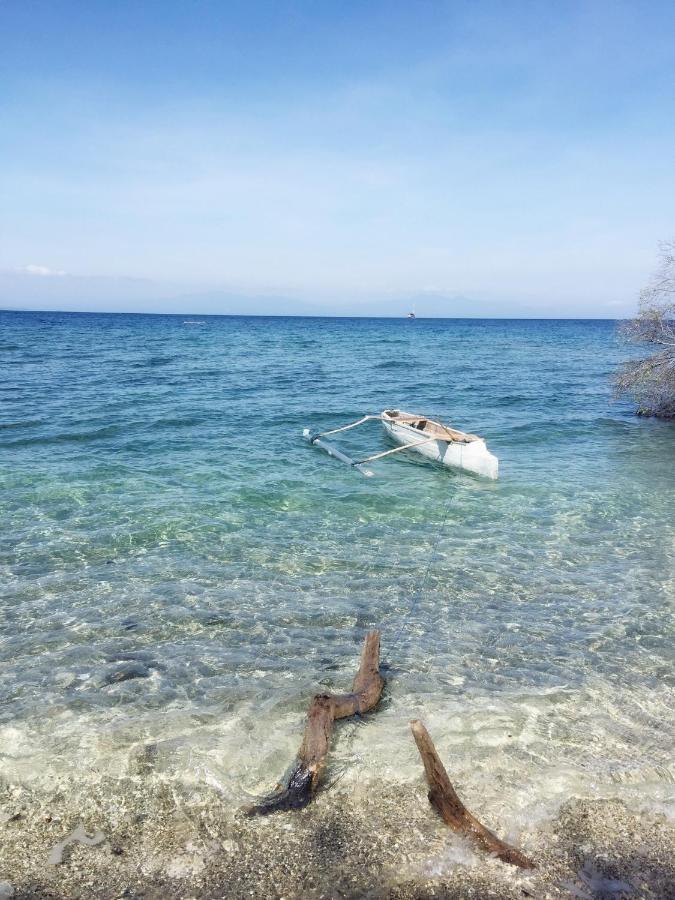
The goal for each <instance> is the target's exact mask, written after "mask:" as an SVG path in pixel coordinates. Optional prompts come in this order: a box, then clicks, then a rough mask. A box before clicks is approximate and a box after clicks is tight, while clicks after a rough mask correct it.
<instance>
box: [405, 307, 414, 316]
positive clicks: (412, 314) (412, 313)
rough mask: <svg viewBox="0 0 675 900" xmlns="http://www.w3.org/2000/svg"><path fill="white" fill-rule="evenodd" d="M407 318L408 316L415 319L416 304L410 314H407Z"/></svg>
mask: <svg viewBox="0 0 675 900" xmlns="http://www.w3.org/2000/svg"><path fill="white" fill-rule="evenodd" d="M406 318H408V319H414V318H415V307H414V306H413V308H412V312H409V313H408V315H407V316H406Z"/></svg>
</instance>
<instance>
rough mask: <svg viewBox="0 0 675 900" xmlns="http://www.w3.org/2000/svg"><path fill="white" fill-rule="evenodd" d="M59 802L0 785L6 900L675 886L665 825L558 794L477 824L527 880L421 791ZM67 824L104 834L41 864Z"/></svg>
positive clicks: (194, 791)
mask: <svg viewBox="0 0 675 900" xmlns="http://www.w3.org/2000/svg"><path fill="white" fill-rule="evenodd" d="M68 796H69V795H68V792H67V785H66V784H62V785H61V786H60V789H59V790H57V791H55V792H54V793H53V794H51V795H49V794H45V793H38V792H35V791H32V790H30V789H29V788H26V787H21V786H9V785H7V786H4V787H3V788H2V791H1V793H0V823H1V824H0V828H1V829H2V847H1V848H0V898H3V900H5V898H9V897H14V898H17V900H19V898H22V900H38V898H40V900H41V898H47V897H49V898H54V900H71V898H76V897H87V898H92V900H112V898H116V897H120V898H122V897H125V898H137V900H140V898H143V900H160V898H167V900H170V898H176V900H177V898H207V897H208V898H221V897H222V898H225V897H227V898H244V897H246V898H251V897H253V898H263V897H264V898H272V897H275V898H279V900H281V898H286V900H291V898H299V897H303V898H304V897H306V898H312V900H319V898H332V897H341V898H356V897H363V896H368V897H372V898H392V900H394V898H396V900H412V898H427V897H428V898H431V897H446V898H453V897H457V898H459V897H462V898H465V897H466V898H470V897H476V898H478V897H481V898H482V897H497V898H523V897H528V896H529V897H537V898H546V897H550V898H557V897H588V898H591V897H624V896H625V897H628V896H639V897H655V898H656V897H667V896H673V894H672V893H670V894H669V891H672V889H673V888H672V886H673V885H674V884H675V822H673V821H672V820H670V819H667V818H666V817H665V816H664V815H661V814H652V813H641V812H638V811H636V810H631V809H629V808H628V807H627V806H626V805H625V804H624V802H622V801H620V800H589V799H578V798H573V799H570V800H568V801H566V802H565V803H564V804H563V805H562V807H561V808H560V810H559V812H558V814H557V815H556V816H555V817H554V818H552V819H548V820H545V821H542V822H539V823H537V824H536V825H535V826H533V827H532V828H531V829H525V830H523V831H521V832H520V833H519V834H517V835H514V834H513V833H509V832H508V828H509V823H508V822H497V821H486V823H485V824H486V825H488V827H491V828H494V830H495V831H496V832H497V833H498V834H499V835H500V836H502V837H505V838H508V839H509V840H511V841H513V842H514V843H516V844H517V846H519V847H520V848H521V849H522V850H523V851H524V852H526V853H527V854H528V855H530V856H531V857H532V858H533V860H534V861H535V862H536V863H537V869H536V870H534V871H533V872H531V873H527V872H523V871H521V870H518V869H514V868H513V867H511V866H508V865H505V864H504V863H501V862H499V861H498V860H496V859H494V858H491V857H489V856H487V855H486V854H485V853H482V852H480V851H476V852H474V851H473V849H472V848H471V846H470V845H469V844H468V843H467V841H466V840H464V839H460V838H458V837H456V836H455V835H453V833H452V832H451V831H450V830H449V829H448V828H447V826H445V825H444V824H443V823H442V821H441V820H440V818H439V817H438V816H437V815H436V814H435V812H434V811H433V810H432V808H431V807H430V805H429V803H428V801H427V798H426V792H425V790H424V787H423V786H422V784H419V785H415V786H413V785H410V784H403V785H400V786H398V785H394V784H391V783H388V782H375V781H373V782H369V783H368V785H367V787H366V786H365V785H364V784H358V783H356V784H355V785H354V784H352V785H351V786H350V788H349V790H345V789H340V788H339V787H338V788H328V789H325V790H323V791H321V792H320V793H319V795H318V797H317V799H316V801H315V802H314V803H312V804H310V806H309V807H307V808H306V809H304V810H302V811H299V812H292V813H285V814H275V815H271V816H268V817H264V818H253V819H250V818H246V817H244V816H243V815H242V814H241V812H237V813H234V814H233V811H232V808H231V806H229V805H228V804H226V803H225V802H224V801H223V799H222V798H221V797H220V796H219V795H218V793H217V792H215V791H214V790H213V789H211V788H209V787H208V786H206V785H199V786H198V787H196V788H195V787H192V788H188V787H186V786H182V785H180V784H177V783H175V782H170V781H159V782H155V783H153V784H152V785H150V784H148V783H147V782H144V781H143V780H142V779H139V778H131V777H128V778H121V779H106V780H103V781H101V782H100V783H99V785H97V786H96V787H95V788H93V789H92V791H91V792H90V793H89V794H88V796H87V797H86V799H85V801H84V804H83V806H82V807H81V808H79V809H74V808H71V807H69V806H68ZM473 805H474V806H475V807H476V809H475V812H476V814H477V815H479V816H480V815H481V813H482V811H481V809H480V804H479V803H476V802H474V804H473ZM78 826H84V828H85V830H86V832H87V834H88V835H90V836H93V835H94V834H95V832H97V831H99V830H100V831H101V832H102V833H103V836H104V839H103V840H101V842H100V843H99V844H98V845H96V846H88V845H85V844H81V843H72V844H70V845H69V846H67V847H66V848H65V850H64V853H63V862H62V863H61V864H57V865H54V864H51V863H50V862H49V856H50V853H51V852H52V850H53V849H54V847H55V846H56V845H57V844H59V843H60V842H61V841H63V840H64V838H66V837H67V836H68V835H70V834H72V832H73V831H74V830H75V829H76V828H77V827H78ZM3 891H4V892H3Z"/></svg>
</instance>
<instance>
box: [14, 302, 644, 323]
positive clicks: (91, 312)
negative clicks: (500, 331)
mask: <svg viewBox="0 0 675 900" xmlns="http://www.w3.org/2000/svg"><path fill="white" fill-rule="evenodd" d="M4 312H11V313H28V314H30V313H41V314H44V313H53V314H56V315H69V316H171V317H173V318H185V317H187V316H191V317H192V318H191V319H189V320H188V321H194V320H195V318H194V317H198V318H200V319H378V320H380V319H381V320H382V321H387V322H389V321H402V322H419V321H422V322H425V321H426V322H458V321H467V322H485V321H487V322H627V321H630V318H626V317H621V318H604V317H600V316H415V318H414V319H409V318H408V316H407V315H405V314H404V315H396V316H354V315H339V314H336V315H320V314H314V315H307V314H302V313H187V312H186V313H181V312H143V311H138V312H135V311H134V312H132V311H128V310H105V309H102V310H90V309H26V308H21V307H11V306H0V313H4Z"/></svg>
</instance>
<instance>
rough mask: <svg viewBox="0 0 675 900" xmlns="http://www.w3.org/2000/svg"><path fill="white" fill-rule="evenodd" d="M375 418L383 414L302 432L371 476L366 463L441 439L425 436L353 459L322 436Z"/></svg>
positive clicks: (328, 451)
mask: <svg viewBox="0 0 675 900" xmlns="http://www.w3.org/2000/svg"><path fill="white" fill-rule="evenodd" d="M373 419H375V420H377V421H378V422H381V421H382V416H363V417H362V418H360V419H358V420H357V421H356V422H350V423H349V425H342V427H340V428H333V429H332V430H331V431H320V432H318V433H316V434H312V433H311V431H310V430H309V428H305V430H304V431H303V432H302V434H303V436H304V437H305V438H306V439H307V440H308V441H309V443H310V444H314V446H315V447H320V448H321V449H322V450H325V451H326V453H327V454H328V455H329V456H332V457H334V458H335V459H339V460H340V462H343V463H345V465H348V466H351V467H352V468H353V469H357V470H358V471H359V472H360V473H361V474H362V475H365V476H367V477H371V476H372V475H374V474H375V473H374V472H372V471H371V470H370V469H365V468H364V465H365V463H369V462H373V461H374V460H376V459H382V457H383V456H390V455H391V454H392V453H400V452H401V450H409V449H410V448H411V447H417V446H419V445H420V444H430V443H431V442H432V441H437V440H439V437H438V435H434V436H433V437H428V438H424V439H423V440H421V441H412V442H411V443H410V444H404V445H403V446H402V447H394V449H393V450H385V451H384V452H383V453H374V454H373V455H372V456H367V457H366V458H365V459H352V458H351V456H347V454H346V453H343V452H342V450H338V448H337V447H334V446H333V444H331V443H329V442H328V441H324V440H322V438H324V437H326V435H329V434H338V433H339V432H340V431H348V430H349V429H350V428H356V426H357V425H363V423H364V422H368V421H370V420H373ZM441 427H444V426H441ZM446 430H447V429H446ZM440 440H443V438H440Z"/></svg>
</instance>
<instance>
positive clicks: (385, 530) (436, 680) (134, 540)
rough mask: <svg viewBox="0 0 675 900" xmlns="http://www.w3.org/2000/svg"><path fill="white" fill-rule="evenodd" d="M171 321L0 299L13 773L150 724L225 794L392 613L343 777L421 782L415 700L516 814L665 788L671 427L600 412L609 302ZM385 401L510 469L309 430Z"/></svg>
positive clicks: (263, 772) (471, 774) (673, 524)
mask: <svg viewBox="0 0 675 900" xmlns="http://www.w3.org/2000/svg"><path fill="white" fill-rule="evenodd" d="M189 318H190V317H180V316H142V315H139V316H128V315H80V314H57V313H11V312H3V313H0V363H1V366H2V378H1V379H0V507H1V519H0V522H1V523H2V524H1V525H0V593H1V595H2V599H1V604H0V622H1V632H0V634H1V642H0V775H1V776H3V777H5V778H8V779H12V780H17V779H18V780H23V781H28V782H31V783H33V784H38V785H39V784H40V783H41V782H44V783H45V784H47V783H49V784H50V785H52V786H53V784H54V783H55V782H57V781H58V779H59V778H60V777H62V776H71V777H72V775H73V774H76V775H77V778H78V780H79V782H80V783H81V784H82V785H83V786H85V787H86V785H87V784H88V783H90V782H91V781H92V780H95V779H100V778H101V776H102V775H109V774H111V773H112V774H124V773H129V772H133V771H135V769H134V767H135V766H137V765H138V759H139V754H140V755H141V756H142V753H143V747H145V746H146V745H147V744H149V743H150V742H153V743H154V744H156V746H155V748H154V751H153V752H154V754H155V756H154V760H155V769H154V771H155V772H156V773H157V777H160V776H161V777H163V778H168V779H180V780H183V781H196V782H207V783H208V784H210V785H212V786H213V787H214V788H216V789H217V790H219V791H220V792H222V793H223V794H224V795H225V796H226V797H227V798H229V799H230V800H231V806H232V809H233V810H234V809H236V808H237V806H238V805H240V804H241V803H242V801H243V800H244V799H245V798H246V795H247V794H255V793H256V792H259V791H261V790H263V789H265V788H268V787H270V786H271V785H272V784H273V783H274V782H275V781H276V779H277V778H278V777H279V775H280V774H281V773H282V772H283V770H284V768H285V767H286V765H287V764H288V762H290V760H291V758H292V756H293V754H294V752H295V750H296V748H297V746H298V743H299V739H300V735H301V732H302V722H303V716H304V710H305V708H306V706H307V702H308V698H309V697H310V695H311V693H312V692H313V691H314V690H316V689H317V688H329V689H330V688H335V689H344V688H346V687H348V685H349V684H350V681H351V677H352V674H353V672H354V668H355V662H356V659H357V656H358V651H359V645H360V642H361V640H362V638H363V635H364V633H365V632H366V630H367V629H369V628H371V627H373V626H380V627H382V629H383V657H384V660H385V663H386V667H387V672H386V674H387V679H388V683H387V691H386V695H385V698H384V700H383V704H382V709H381V711H380V712H378V714H377V715H376V716H372V717H369V718H368V719H367V720H366V721H364V722H363V723H361V724H360V725H357V726H355V725H347V726H344V727H342V728H341V729H340V731H339V733H338V735H337V741H336V746H335V751H334V753H333V755H332V762H331V771H333V772H342V771H344V773H345V774H346V776H347V778H346V781H343V782H342V783H343V786H344V784H349V783H350V781H349V780H350V779H352V782H353V780H354V779H357V780H361V781H362V782H365V783H367V782H368V780H369V779H374V778H385V779H389V780H391V781H392V782H397V781H398V782H401V781H405V780H411V779H419V778H420V766H419V761H418V759H417V757H416V751H415V748H414V745H413V743H412V741H411V739H410V734H409V730H408V725H407V723H408V720H409V719H410V718H411V717H412V716H421V717H423V718H424V719H425V721H426V722H427V724H428V726H429V728H430V730H431V731H432V734H433V736H434V737H435V739H436V742H437V745H438V746H439V749H441V751H442V752H443V755H444V757H445V758H446V759H447V760H448V761H450V760H451V766H450V768H451V771H452V772H453V775H454V776H455V777H456V778H457V779H458V781H459V783H460V784H461V785H462V786H463V788H464V790H465V791H466V792H467V794H469V795H473V796H476V795H479V796H480V797H481V798H482V802H483V807H482V808H483V809H485V808H486V807H487V808H492V810H493V811H494V813H495V815H499V813H500V812H503V811H504V810H506V809H508V811H509V812H508V817H507V818H508V819H509V821H511V822H512V823H513V822H514V817H515V824H516V825H518V824H519V823H525V822H526V821H531V820H533V819H537V818H538V817H541V816H546V815H548V814H550V813H552V812H553V811H554V810H555V808H556V806H557V805H558V804H559V803H560V801H561V800H563V799H565V798H566V797H569V796H572V795H581V796H620V797H624V798H626V799H627V800H629V802H631V803H633V804H638V805H647V806H652V807H654V806H655V807H658V808H662V809H667V808H668V805H669V804H671V809H672V798H673V781H674V771H673V768H672V757H671V755H670V752H671V749H672V725H673V669H672V649H673V637H674V630H673V617H672V600H673V595H674V591H673V587H674V569H673V549H674V536H675V521H674V514H673V462H674V460H675V428H674V427H673V426H672V425H668V424H664V423H659V422H656V421H649V420H641V419H639V418H636V417H634V416H633V415H632V413H631V410H630V408H629V407H628V406H627V405H625V404H621V403H614V402H612V400H611V390H610V386H609V378H610V376H611V373H612V372H613V370H614V369H615V367H616V366H617V364H618V363H619V362H620V360H621V359H622V358H624V356H625V354H626V349H625V348H624V347H622V346H621V344H620V343H619V341H618V340H617V338H616V335H615V328H614V324H613V323H611V322H604V321H597V322H594V321H583V322H575V321H497V320H490V321H481V320H426V321H425V320H417V321H415V322H408V321H405V320H401V321H398V320H367V319H300V318H287V319H284V318H246V317H240V318H237V317H203V318H202V317H200V319H199V320H200V321H201V322H203V324H187V322H186V319H189ZM390 406H398V407H401V408H403V409H411V410H415V411H416V410H420V411H423V412H425V413H427V414H435V415H436V416H438V417H441V418H443V419H445V420H450V421H452V422H453V423H454V424H455V425H456V426H457V427H460V428H465V429H467V430H471V431H475V432H478V433H479V434H481V435H483V436H484V437H485V438H486V440H487V442H488V446H489V447H490V449H491V450H492V451H493V452H494V453H495V454H496V455H497V456H498V457H499V459H500V476H501V477H500V480H499V481H498V482H496V483H491V482H486V481H481V480H479V479H476V478H472V477H470V476H466V475H463V474H459V473H453V472H449V471H447V470H442V469H439V468H436V467H434V466H433V465H431V464H426V463H419V462H411V461H410V460H409V459H405V458H404V456H405V454H403V455H400V456H395V457H392V458H390V459H387V460H383V461H382V462H379V463H376V464H374V465H375V468H376V471H377V476H376V477H375V478H371V479H365V478H363V477H361V476H359V475H358V474H357V473H355V472H354V471H351V470H349V469H348V468H347V467H345V466H342V465H340V464H339V463H336V462H335V461H333V460H331V459H329V458H328V457H327V456H326V455H324V454H322V453H321V452H320V451H318V450H316V449H315V448H311V447H309V446H307V445H306V444H305V443H304V442H303V441H302V439H301V433H302V429H303V427H305V426H309V427H311V428H313V429H317V430H318V429H324V428H328V427H330V426H334V425H337V424H341V423H344V422H348V421H350V420H352V419H356V418H358V417H359V416H361V415H362V414H364V413H366V412H377V411H379V410H381V409H383V408H385V407H390ZM340 445H341V446H342V447H343V448H345V449H346V450H347V452H353V453H355V454H357V455H364V454H366V453H367V452H375V451H377V450H382V449H385V448H386V447H387V444H386V442H385V438H384V436H383V434H382V433H381V432H380V430H379V426H378V425H371V426H367V427H365V428H363V429H356V430H355V431H353V432H349V433H348V434H346V435H344V436H343V437H342V438H341V439H340Z"/></svg>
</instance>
